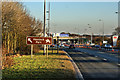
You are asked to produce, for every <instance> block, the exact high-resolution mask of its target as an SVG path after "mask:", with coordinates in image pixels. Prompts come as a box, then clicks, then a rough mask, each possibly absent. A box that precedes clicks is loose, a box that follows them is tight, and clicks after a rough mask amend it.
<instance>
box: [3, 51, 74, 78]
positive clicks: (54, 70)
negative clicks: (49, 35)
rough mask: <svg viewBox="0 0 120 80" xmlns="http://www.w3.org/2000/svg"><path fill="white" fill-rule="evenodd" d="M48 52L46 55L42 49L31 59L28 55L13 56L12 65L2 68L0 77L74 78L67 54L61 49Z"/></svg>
mask: <svg viewBox="0 0 120 80" xmlns="http://www.w3.org/2000/svg"><path fill="white" fill-rule="evenodd" d="M50 52H51V51H50ZM50 52H49V55H48V57H46V56H44V55H42V54H43V53H42V51H39V53H35V54H34V56H33V58H32V59H31V56H30V55H22V56H16V57H14V58H13V59H14V65H12V66H11V67H8V68H5V69H3V70H2V78H3V79H5V80H6V79H10V78H14V79H22V78H31V79H35V78H36V79H48V80H49V79H52V80H56V79H59V80H75V71H74V68H73V66H72V63H71V62H70V61H69V58H68V56H67V55H66V54H65V53H64V52H63V51H60V52H59V54H56V53H55V52H56V51H54V53H53V54H52V53H50Z"/></svg>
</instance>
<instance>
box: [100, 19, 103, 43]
mask: <svg viewBox="0 0 120 80" xmlns="http://www.w3.org/2000/svg"><path fill="white" fill-rule="evenodd" d="M99 21H101V22H102V26H103V41H104V21H103V20H101V19H99Z"/></svg>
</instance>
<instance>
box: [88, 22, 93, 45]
mask: <svg viewBox="0 0 120 80" xmlns="http://www.w3.org/2000/svg"><path fill="white" fill-rule="evenodd" d="M88 26H89V27H88V28H90V29H91V28H92V27H90V24H88ZM91 32H92V31H91ZM92 34H93V33H91V44H92Z"/></svg>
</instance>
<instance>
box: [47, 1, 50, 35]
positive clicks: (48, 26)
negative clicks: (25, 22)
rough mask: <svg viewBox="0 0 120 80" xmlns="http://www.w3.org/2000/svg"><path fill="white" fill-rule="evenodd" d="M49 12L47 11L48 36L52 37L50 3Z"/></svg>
mask: <svg viewBox="0 0 120 80" xmlns="http://www.w3.org/2000/svg"><path fill="white" fill-rule="evenodd" d="M48 9H49V10H48V11H47V13H48V19H47V20H48V36H50V2H49V5H48Z"/></svg>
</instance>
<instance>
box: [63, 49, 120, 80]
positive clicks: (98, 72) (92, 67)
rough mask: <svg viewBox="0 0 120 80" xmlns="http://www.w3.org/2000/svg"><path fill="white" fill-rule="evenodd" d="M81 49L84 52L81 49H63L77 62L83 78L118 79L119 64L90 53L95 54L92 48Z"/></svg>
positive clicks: (96, 79) (90, 79)
mask: <svg viewBox="0 0 120 80" xmlns="http://www.w3.org/2000/svg"><path fill="white" fill-rule="evenodd" d="M83 50H84V52H83V51H82V49H65V51H66V52H67V53H68V54H69V55H70V56H71V57H72V59H73V60H74V62H75V63H76V64H77V66H78V68H79V69H80V71H81V73H82V75H83V78H84V80H120V74H119V70H120V69H119V68H120V66H119V65H117V63H116V62H114V61H108V60H107V59H104V58H103V57H100V56H99V57H98V56H96V55H92V53H93V54H96V53H95V52H94V51H93V52H92V50H91V51H90V50H89V49H86V50H85V49H83ZM81 51H82V52H81ZM87 52H90V54H89V53H87ZM98 52H100V51H98ZM97 54H98V53H97Z"/></svg>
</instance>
